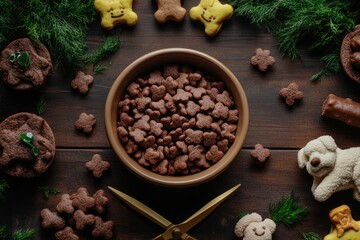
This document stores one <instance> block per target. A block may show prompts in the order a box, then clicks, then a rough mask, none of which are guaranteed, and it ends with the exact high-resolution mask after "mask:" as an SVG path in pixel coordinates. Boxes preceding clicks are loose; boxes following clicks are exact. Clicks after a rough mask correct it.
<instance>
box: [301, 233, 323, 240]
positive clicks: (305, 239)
mask: <svg viewBox="0 0 360 240" xmlns="http://www.w3.org/2000/svg"><path fill="white" fill-rule="evenodd" d="M301 239H302V240H321V239H322V238H321V237H320V236H319V235H318V234H317V233H314V232H309V233H302V234H301Z"/></svg>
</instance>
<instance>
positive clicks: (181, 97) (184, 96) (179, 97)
mask: <svg viewBox="0 0 360 240" xmlns="http://www.w3.org/2000/svg"><path fill="white" fill-rule="evenodd" d="M191 98H192V94H191V93H189V92H187V91H185V90H184V89H180V88H178V90H177V91H176V94H175V95H174V97H173V99H174V102H187V101H189V99H191Z"/></svg>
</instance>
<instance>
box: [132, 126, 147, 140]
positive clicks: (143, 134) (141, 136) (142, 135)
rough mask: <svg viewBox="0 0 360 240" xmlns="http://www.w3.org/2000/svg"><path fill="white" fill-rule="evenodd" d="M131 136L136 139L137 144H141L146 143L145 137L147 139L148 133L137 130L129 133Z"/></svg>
mask: <svg viewBox="0 0 360 240" xmlns="http://www.w3.org/2000/svg"><path fill="white" fill-rule="evenodd" d="M129 135H130V136H131V137H132V138H133V139H134V141H135V142H136V143H141V142H143V141H144V139H145V137H146V132H144V131H143V130H141V129H139V128H136V129H134V131H131V132H130V133H129Z"/></svg>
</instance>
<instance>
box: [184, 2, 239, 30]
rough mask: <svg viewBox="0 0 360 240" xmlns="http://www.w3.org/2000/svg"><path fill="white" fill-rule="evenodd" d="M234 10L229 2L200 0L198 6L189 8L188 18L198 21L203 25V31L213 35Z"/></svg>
mask: <svg viewBox="0 0 360 240" xmlns="http://www.w3.org/2000/svg"><path fill="white" fill-rule="evenodd" d="M233 12H234V9H233V7H232V6H231V5H230V4H222V3H221V2H220V1H219V0H200V3H199V5H198V6H196V7H193V8H191V9H190V18H191V19H192V20H195V21H200V22H201V23H202V24H204V26H205V33H206V34H207V35H208V36H210V37H211V36H214V35H215V34H216V33H217V32H218V31H219V30H220V28H221V26H222V23H223V22H224V21H225V20H226V19H229V18H230V17H231V16H232V14H233Z"/></svg>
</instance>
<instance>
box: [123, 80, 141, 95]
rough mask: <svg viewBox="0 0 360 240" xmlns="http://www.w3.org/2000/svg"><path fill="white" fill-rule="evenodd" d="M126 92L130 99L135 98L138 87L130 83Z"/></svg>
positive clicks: (138, 91)
mask: <svg viewBox="0 0 360 240" xmlns="http://www.w3.org/2000/svg"><path fill="white" fill-rule="evenodd" d="M126 90H127V91H128V93H129V94H130V96H132V97H137V96H138V94H139V93H140V85H139V84H137V83H134V82H132V83H130V85H129V86H128V87H127V88H126Z"/></svg>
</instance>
